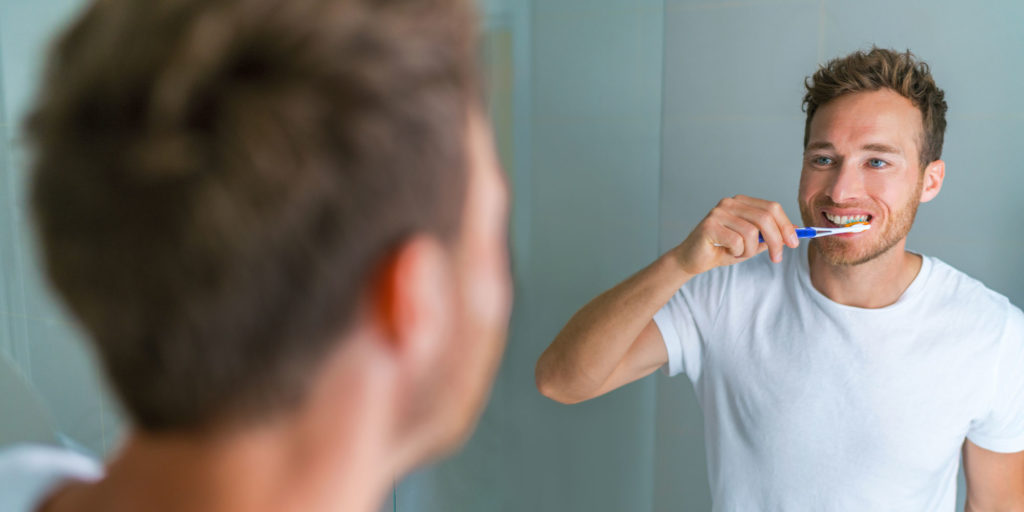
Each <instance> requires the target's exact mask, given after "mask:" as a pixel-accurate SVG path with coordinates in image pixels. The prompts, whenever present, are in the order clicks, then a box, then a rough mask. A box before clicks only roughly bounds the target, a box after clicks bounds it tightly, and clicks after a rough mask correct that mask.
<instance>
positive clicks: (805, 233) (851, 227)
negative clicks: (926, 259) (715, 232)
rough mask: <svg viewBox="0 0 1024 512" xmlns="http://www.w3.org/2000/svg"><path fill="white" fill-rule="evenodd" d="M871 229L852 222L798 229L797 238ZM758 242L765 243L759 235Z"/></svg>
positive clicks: (863, 223)
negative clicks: (830, 226)
mask: <svg viewBox="0 0 1024 512" xmlns="http://www.w3.org/2000/svg"><path fill="white" fill-rule="evenodd" d="M869 229H871V224H868V223H867V222H851V223H849V224H847V225H845V226H843V227H841V228H796V237H797V238H820V237H823V236H829V235H839V234H842V233H860V232H862V231H867V230H869ZM757 241H758V242H762V243H763V242H764V237H762V236H761V235H757ZM714 245H715V247H722V244H714Z"/></svg>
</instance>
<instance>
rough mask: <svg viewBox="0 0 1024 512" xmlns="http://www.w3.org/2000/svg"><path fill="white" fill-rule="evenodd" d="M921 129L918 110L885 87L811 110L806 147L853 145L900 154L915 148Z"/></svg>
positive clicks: (848, 96) (842, 98)
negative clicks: (811, 115)
mask: <svg viewBox="0 0 1024 512" xmlns="http://www.w3.org/2000/svg"><path fill="white" fill-rule="evenodd" d="M923 129H924V126H923V123H922V119H921V112H920V110H918V108H917V107H915V106H914V104H913V103H911V101H910V100H908V99H907V98H904V97H903V96H900V95H899V94H897V93H895V92H893V91H891V90H888V89H883V90H879V91H870V92H859V93H851V94H847V95H844V96H840V97H838V98H836V99H834V100H832V101H830V102H828V103H826V104H824V105H822V106H821V107H820V108H819V109H818V111H817V112H815V114H814V118H813V119H812V120H811V125H810V130H809V133H808V135H809V137H808V141H807V150H811V149H837V148H838V149H845V150H849V149H854V148H857V149H865V150H870V151H885V152H898V153H904V152H906V151H908V150H909V148H908V146H913V147H914V148H915V149H916V143H917V141H918V140H919V139H920V136H921V134H922V133H923ZM893 150H896V151H893Z"/></svg>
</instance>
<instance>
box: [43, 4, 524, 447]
mask: <svg viewBox="0 0 1024 512" xmlns="http://www.w3.org/2000/svg"><path fill="white" fill-rule="evenodd" d="M470 5H471V4H470V2H468V1H463V0H396V1H374V0H350V1H332V0H287V1H265V0H173V1H172V0H169V1H161V2H146V1H137V0H107V1H103V2H96V3H94V4H93V5H92V7H91V8H90V9H89V10H88V11H87V12H86V13H85V14H84V15H83V16H82V17H81V18H80V19H79V20H77V21H76V22H75V23H74V24H73V25H72V27H71V28H70V29H69V30H68V32H67V33H66V34H65V35H64V36H63V38H62V39H61V40H60V41H59V44H58V45H57V47H56V48H55V51H54V54H53V56H52V57H51V62H50V63H49V74H48V75H47V78H46V82H45V84H44V88H43V90H42V93H41V96H40V101H39V104H38V105H37V107H36V109H35V111H34V113H33V115H32V116H31V118H30V121H29V135H30V138H31V140H32V142H33V143H34V145H35V150H36V155H37V156H36V161H35V164H34V169H33V177H32V201H33V207H34V212H35V217H36V220H37V223H38V232H39V238H40V242H41V246H42V249H43V253H44V256H45V262H46V268H47V271H48V273H49V277H50V279H51V281H52V283H53V285H54V287H55V288H56V289H57V291H58V292H59V293H60V295H61V296H62V298H63V299H64V301H65V302H66V304H67V305H68V307H69V309H70V310H71V311H72V312H73V313H74V315H75V316H76V317H77V319H78V320H79V322H80V324H81V325H82V326H83V327H84V329H85V331H86V332H87V333H88V334H89V336H90V337H91V339H92V341H93V342H94V343H95V346H96V348H97V350H98V352H99V355H100V359H101V361H102V363H103V365H104V367H105V369H106V371H107V374H108V375H109V377H110V380H111V382H112V384H113V387H114V389H115V390H116V392H117V394H118V395H119V396H120V398H121V399H122V401H123V403H124V405H125V408H126V409H127V412H128V414H129V416H130V417H131V418H132V420H133V421H134V423H135V424H136V425H137V426H138V427H139V428H140V429H142V430H144V431H149V432H164V431H191V430H203V429H209V428H215V427H218V426H220V425H231V426H238V425H243V426H244V425H246V424H250V423H254V422H260V421H264V420H267V419H270V418H273V417H280V416H281V415H282V414H284V415H287V414H288V412H289V411H292V410H294V409H295V408H297V407H299V406H300V404H301V403H302V402H303V400H304V398H305V396H306V394H307V391H308V390H309V388H310V386H311V385H312V383H313V382H314V381H316V380H317V375H318V371H319V370H320V368H321V366H322V365H323V362H324V361H326V360H329V359H330V358H331V355H332V354H335V353H337V352H338V351H339V350H345V349H346V347H348V346H350V345H355V344H368V345H373V346H375V347H377V348H376V349H375V350H377V351H378V352H380V353H384V354H387V357H388V358H390V359H391V360H393V361H394V364H395V366H396V367H397V368H400V369H401V370H402V372H398V377H396V379H395V380H396V381H400V383H399V384H396V387H397V388H400V389H399V391H398V392H399V393H402V392H406V391H408V392H409V393H420V394H421V396H419V400H418V401H414V400H408V401H406V402H408V403H406V402H403V403H402V404H398V405H396V410H399V413H398V415H399V416H402V421H404V422H405V423H407V424H409V425H428V426H429V425H434V426H435V428H434V430H433V431H432V434H431V435H432V436H433V437H432V438H431V439H427V440H426V441H425V442H426V443H427V444H430V443H433V444H434V445H444V446H445V447H450V445H451V441H453V440H457V439H461V438H462V437H463V436H464V435H465V434H466V432H467V431H468V429H469V427H470V425H471V424H472V421H473V419H475V415H476V414H477V413H478V411H479V409H480V407H481V404H482V402H483V397H484V396H485V395H486V390H487V389H489V387H490V379H491V378H492V376H493V373H494V370H495V367H496V363H497V360H498V358H499V356H500V353H501V350H502V347H503V344H504V335H505V328H506V325H507V319H508V302H509V300H508V295H509V289H508V286H509V279H508V269H507V262H506V259H507V254H506V253H507V249H506V240H505V234H504V233H505V231H504V230H505V216H506V212H505V207H506V206H505V195H506V192H505V188H504V183H503V181H502V180H501V176H500V170H499V169H498V168H497V164H496V162H495V158H494V155H493V148H492V146H491V142H490V133H489V130H488V128H487V126H486V123H485V122H483V121H482V120H481V113H480V111H479V108H480V105H479V99H478V91H477V83H476V80H477V76H476V73H477V70H476V67H475V62H476V55H475V50H474V49H475V44H476V39H475V38H476V34H475V33H474V31H473V29H472V27H473V26H474V25H475V24H474V20H473V17H474V13H473V12H472V9H471V8H470ZM382 347H383V348H382ZM378 349H379V350H378ZM364 352H365V351H364ZM368 360H369V359H368ZM427 365H434V366H435V367H433V368H427V367H426V366H427ZM406 388H407V389H406ZM403 390H405V391H403ZM347 414H350V415H352V414H359V413H358V412H353V411H348V412H347ZM434 448H436V447H434Z"/></svg>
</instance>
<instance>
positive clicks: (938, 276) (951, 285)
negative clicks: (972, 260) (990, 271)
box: [923, 255, 1015, 309]
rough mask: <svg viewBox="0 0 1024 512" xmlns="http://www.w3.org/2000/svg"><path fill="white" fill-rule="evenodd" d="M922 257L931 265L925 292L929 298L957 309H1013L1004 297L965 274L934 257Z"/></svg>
mask: <svg viewBox="0 0 1024 512" xmlns="http://www.w3.org/2000/svg"><path fill="white" fill-rule="evenodd" d="M923 257H924V258H926V259H928V260H929V262H930V264H931V275H929V276H928V283H927V290H926V292H927V293H928V295H929V296H930V297H932V298H934V299H937V300H945V301H947V302H949V303H951V304H956V305H958V306H959V307H978V308H985V309H991V308H995V309H1006V308H1009V309H1015V308H1014V307H1013V305H1012V304H1010V301H1009V299H1008V298H1007V297H1006V296H1005V295H1003V294H1001V293H999V292H997V291H995V290H993V289H991V288H989V287H988V286H986V285H985V283H983V282H981V281H980V280H978V279H976V278H974V277H972V276H970V275H969V274H967V273H966V272H964V271H962V270H960V269H958V268H956V267H953V266H952V265H950V264H948V263H946V262H944V261H942V260H940V259H939V258H936V257H934V256H926V255H925V256H923Z"/></svg>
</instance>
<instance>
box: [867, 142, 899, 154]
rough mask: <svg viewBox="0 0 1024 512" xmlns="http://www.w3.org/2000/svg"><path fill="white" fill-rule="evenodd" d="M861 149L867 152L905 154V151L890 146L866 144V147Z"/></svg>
mask: <svg viewBox="0 0 1024 512" xmlns="http://www.w3.org/2000/svg"><path fill="white" fill-rule="evenodd" d="M861 149H864V150H867V151H876V152H878V153H892V154H894V155H902V154H903V151H902V150H901V149H900V148H898V147H896V146H890V145H888V144H878V143H876V144H865V145H864V146H862V147H861Z"/></svg>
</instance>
